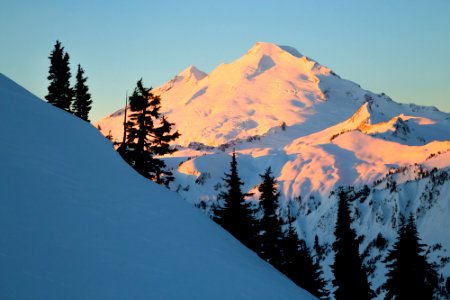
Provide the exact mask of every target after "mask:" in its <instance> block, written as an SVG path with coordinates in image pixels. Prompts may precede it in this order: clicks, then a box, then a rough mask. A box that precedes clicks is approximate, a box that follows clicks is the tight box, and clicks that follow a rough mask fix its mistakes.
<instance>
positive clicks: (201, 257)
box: [0, 73, 313, 299]
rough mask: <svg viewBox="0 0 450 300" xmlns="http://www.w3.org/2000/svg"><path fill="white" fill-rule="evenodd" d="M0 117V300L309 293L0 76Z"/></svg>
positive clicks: (78, 125)
mask: <svg viewBox="0 0 450 300" xmlns="http://www.w3.org/2000/svg"><path fill="white" fill-rule="evenodd" d="M197 75H199V76H200V77H201V76H202V75H201V73H198V74H197ZM192 80H197V78H193V79H192ZM0 122H1V125H2V126H1V127H2V128H3V129H4V130H3V137H2V147H0V165H1V170H0V206H1V209H0V266H1V267H0V299H313V297H312V296H311V295H310V294H308V293H307V292H305V291H303V290H302V289H300V288H298V287H297V286H295V285H294V284H293V283H292V282H290V281H289V280H288V279H287V278H285V277H284V276H282V275H280V274H279V273H278V272H276V271H275V270H274V269H273V268H272V267H270V266H269V265H268V264H266V263H265V262H263V261H262V260H260V259H259V258H258V257H257V256H256V255H255V254H253V253H252V252H250V251H249V250H248V249H246V248H244V247H243V246H241V245H240V244H239V243H238V242H237V241H236V240H234V239H233V238H232V237H231V236H230V235H229V234H227V233H226V232H225V231H223V230H222V229H221V228H219V227H218V226H217V225H215V224H214V223H213V222H211V221H210V220H209V219H208V218H206V217H205V216H203V215H202V214H201V213H200V212H199V211H198V210H197V209H195V208H193V207H192V206H191V205H189V204H187V203H185V202H184V201H182V200H181V199H180V197H178V196H177V195H176V194H175V193H173V192H170V191H168V190H166V189H164V188H162V187H160V186H157V185H155V184H152V183H149V182H148V181H147V180H145V179H143V178H142V177H140V176H139V175H137V174H136V173H135V172H134V171H133V170H132V169H131V168H130V167H129V166H128V165H126V163H124V162H123V161H122V160H121V158H120V157H119V156H118V155H117V154H116V153H115V151H114V150H113V147H112V145H111V144H110V142H109V141H107V140H106V139H104V138H103V137H102V136H101V135H100V133H98V131H97V130H96V129H95V128H94V127H92V126H91V125H90V124H88V123H86V122H83V121H81V120H79V119H77V118H76V117H74V116H72V115H70V114H68V113H66V112H63V111H60V110H59V109H57V108H55V107H53V106H51V105H48V104H46V103H44V102H43V101H41V100H40V99H38V98H36V97H35V96H33V95H32V94H30V93H29V92H27V91H26V90H24V89H23V88H21V87H20V86H18V85H16V84H15V83H14V82H12V81H11V80H9V79H8V78H6V77H5V76H3V75H1V74H0Z"/></svg>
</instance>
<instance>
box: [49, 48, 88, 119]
mask: <svg viewBox="0 0 450 300" xmlns="http://www.w3.org/2000/svg"><path fill="white" fill-rule="evenodd" d="M49 59H50V68H49V75H48V77H47V79H48V80H49V81H50V84H49V86H48V88H47V89H48V94H47V95H46V96H45V99H47V101H48V103H50V104H52V105H54V106H56V107H59V108H61V109H63V110H65V111H67V112H70V113H73V114H74V115H75V116H77V117H79V118H80V119H82V120H85V121H88V122H89V112H90V110H91V106H92V99H91V94H90V93H89V88H88V86H87V85H86V81H87V77H85V76H84V72H85V71H84V69H83V68H82V67H81V65H79V64H78V67H77V74H76V76H75V85H74V86H73V87H71V85H70V78H71V76H72V74H71V72H70V66H69V64H70V62H69V59H70V57H69V54H68V53H67V52H65V51H64V47H63V46H62V45H61V42H60V41H56V43H55V46H54V49H53V51H52V52H51V53H50V56H49Z"/></svg>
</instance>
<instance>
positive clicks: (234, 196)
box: [214, 151, 255, 249]
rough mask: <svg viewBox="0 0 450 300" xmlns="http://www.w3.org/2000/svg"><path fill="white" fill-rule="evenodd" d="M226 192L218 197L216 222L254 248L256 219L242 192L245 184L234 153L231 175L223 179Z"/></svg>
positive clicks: (226, 174)
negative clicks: (240, 175) (239, 172)
mask: <svg viewBox="0 0 450 300" xmlns="http://www.w3.org/2000/svg"><path fill="white" fill-rule="evenodd" d="M223 181H224V182H225V186H226V190H225V191H223V192H221V193H220V194H219V196H218V200H219V201H220V205H218V206H216V207H215V209H214V220H215V221H216V222H217V223H218V224H220V225H221V226H222V227H223V228H225V229H226V230H227V231H228V232H230V233H231V234H232V235H233V236H234V237H236V238H237V239H238V240H239V241H241V242H242V243H243V244H244V245H246V246H247V247H249V248H251V249H253V248H254V244H253V243H254V237H255V227H254V217H253V210H252V208H251V205H250V204H249V203H246V202H245V197H246V196H248V194H245V193H243V192H242V190H241V186H242V185H243V184H244V183H243V182H242V181H241V178H240V177H239V174H238V170H237V161H236V153H235V152H234V151H233V154H232V159H231V163H230V173H225V177H224V178H223Z"/></svg>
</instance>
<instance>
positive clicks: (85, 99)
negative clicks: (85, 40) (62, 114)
mask: <svg viewBox="0 0 450 300" xmlns="http://www.w3.org/2000/svg"><path fill="white" fill-rule="evenodd" d="M83 75H84V69H83V68H81V66H80V65H78V70H77V75H76V77H75V78H76V83H75V86H74V88H73V103H72V112H73V114H74V115H75V116H77V117H79V118H80V119H83V120H85V121H88V122H89V112H90V111H91V104H92V99H91V94H89V88H88V87H87V85H86V80H87V78H86V77H84V76H83Z"/></svg>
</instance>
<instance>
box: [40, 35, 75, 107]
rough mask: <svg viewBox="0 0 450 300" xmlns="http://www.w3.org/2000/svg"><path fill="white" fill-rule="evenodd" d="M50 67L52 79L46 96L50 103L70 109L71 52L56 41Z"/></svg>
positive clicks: (50, 78) (51, 54)
mask: <svg viewBox="0 0 450 300" xmlns="http://www.w3.org/2000/svg"><path fill="white" fill-rule="evenodd" d="M49 59H50V68H49V75H48V77H47V79H48V80H50V84H49V86H48V94H47V96H45V99H47V101H48V103H50V104H53V105H55V106H57V107H59V108H61V109H64V110H65V111H70V104H71V103H72V89H71V87H70V76H71V74H70V68H69V54H67V53H66V52H64V47H62V46H61V43H60V42H59V41H56V44H55V48H54V49H53V51H52V52H51V53H50V56H49Z"/></svg>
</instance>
